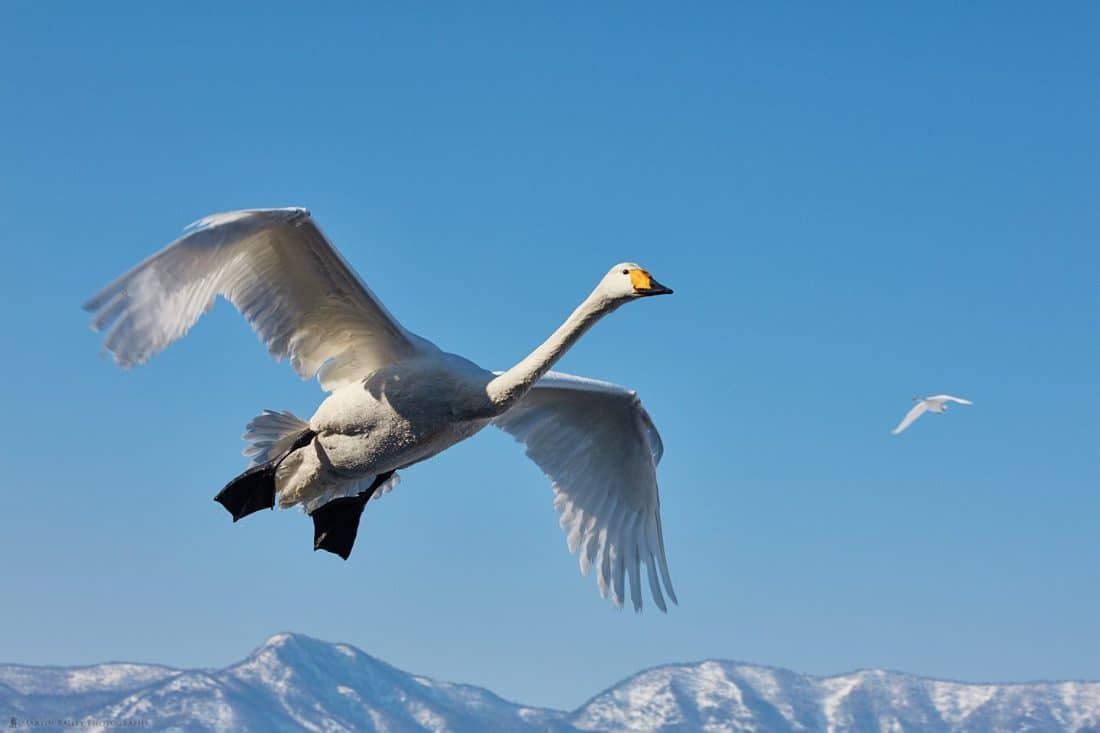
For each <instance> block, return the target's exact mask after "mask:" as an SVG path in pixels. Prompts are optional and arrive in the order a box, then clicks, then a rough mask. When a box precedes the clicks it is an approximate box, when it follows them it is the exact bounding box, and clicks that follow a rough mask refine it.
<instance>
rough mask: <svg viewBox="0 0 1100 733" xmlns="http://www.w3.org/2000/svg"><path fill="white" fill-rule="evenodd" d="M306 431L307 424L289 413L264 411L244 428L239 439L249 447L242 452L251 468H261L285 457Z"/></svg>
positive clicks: (307, 428)
mask: <svg viewBox="0 0 1100 733" xmlns="http://www.w3.org/2000/svg"><path fill="white" fill-rule="evenodd" d="M306 430H309V423H307V422H306V421H305V420H302V419H300V418H298V417H296V416H295V415H293V414H291V413H289V412H275V411H274V410H264V411H263V414H260V415H257V416H256V417H254V418H252V421H251V422H249V423H248V426H247V427H246V428H245V433H244V435H243V436H241V437H243V438H244V439H245V440H247V441H249V442H250V443H251V445H250V446H248V447H247V448H245V449H244V451H243V452H244V454H245V455H246V456H248V457H249V458H251V459H252V464H251V465H252V466H261V465H263V464H265V463H269V462H271V461H274V460H276V459H278V458H281V457H282V456H284V455H286V454H287V453H288V452H289V451H290V447H291V446H292V445H294V442H295V441H296V440H297V439H298V437H299V436H301V434H302V433H303V432H305V431H306Z"/></svg>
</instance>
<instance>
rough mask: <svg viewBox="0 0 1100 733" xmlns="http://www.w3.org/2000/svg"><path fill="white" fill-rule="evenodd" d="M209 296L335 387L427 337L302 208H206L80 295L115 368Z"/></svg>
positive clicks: (162, 342)
mask: <svg viewBox="0 0 1100 733" xmlns="http://www.w3.org/2000/svg"><path fill="white" fill-rule="evenodd" d="M218 295H222V296H224V297H225V298H226V299H227V300H228V301H230V302H231V303H233V305H235V306H236V307H237V310H239V311H240V312H241V313H242V314H244V317H245V318H247V319H248V322H249V323H250V324H252V328H253V329H255V330H256V332H257V333H258V334H259V336H260V339H261V340H262V341H263V342H264V343H265V344H266V345H267V348H268V351H270V352H271V355H272V356H273V357H275V359H277V360H282V359H283V358H286V357H290V364H291V366H293V367H294V371H296V372H298V374H300V375H301V377H302V378H303V379H308V378H309V377H312V376H313V375H315V374H317V373H318V370H320V374H319V375H318V377H319V379H320V381H321V386H322V387H324V388H325V389H327V390H331V389H335V388H336V387H338V386H340V385H341V384H345V383H347V382H349V381H351V380H353V379H355V378H356V377H360V376H362V375H364V374H367V373H369V372H371V371H374V370H375V369H377V368H378V367H380V366H382V365H385V364H389V363H392V362H394V361H397V360H400V359H402V358H405V357H407V356H410V355H412V354H413V353H415V352H416V351H417V350H419V349H420V348H421V347H422V345H423V344H425V343H426V342H424V341H423V339H420V338H419V337H418V336H415V335H413V334H411V333H409V332H408V331H406V330H405V329H404V328H402V326H401V324H400V323H398V322H397V320H396V319H394V317H393V316H391V315H390V314H389V312H388V311H387V310H386V308H385V306H383V305H382V303H381V302H380V301H379V300H378V298H376V297H375V296H374V294H373V293H371V292H370V290H369V289H368V288H367V286H366V285H364V284H363V282H362V281H361V280H360V279H359V278H358V277H357V276H356V274H355V272H354V271H353V270H352V269H351V267H349V266H348V264H347V263H346V262H344V260H343V258H342V257H341V256H340V254H339V253H338V252H337V251H336V249H335V248H333V246H332V245H331V244H330V243H329V241H328V240H327V239H325V235H324V234H322V233H321V230H320V229H319V228H318V227H317V225H316V224H315V223H314V221H313V219H312V218H311V217H310V214H309V212H308V211H307V210H305V209H253V210H247V211H232V212H228V213H224V214H214V215H213V216H208V217H206V218H205V219H200V220H199V221H197V222H195V223H194V224H192V225H191V226H190V227H188V229H187V231H186V233H185V234H184V236H182V237H180V238H179V239H177V240H176V241H175V242H173V243H172V244H170V245H168V246H167V247H165V248H164V249H163V250H161V251H160V252H158V253H157V254H155V255H153V256H152V257H150V258H149V259H147V260H145V261H144V262H142V263H141V264H140V265H138V266H137V267H135V268H134V269H132V270H130V272H128V273H126V274H125V275H123V276H122V277H120V278H119V279H117V280H115V281H114V282H113V283H111V284H110V285H108V286H107V287H106V288H104V289H103V290H102V291H101V292H100V293H99V294H97V295H96V296H95V297H93V298H92V299H91V300H89V301H88V302H87V303H86V304H85V305H84V308H85V309H86V310H88V311H91V312H92V313H93V314H94V318H93V319H92V328H94V329H95V330H97V331H98V330H107V336H106V343H105V345H106V348H107V350H108V351H110V352H111V353H112V354H113V355H114V358H115V361H117V362H118V363H119V364H120V365H122V366H124V367H128V366H132V365H134V364H141V363H143V362H145V361H147V360H148V359H149V358H150V357H152V356H153V355H154V354H157V353H158V352H160V351H161V350H163V349H164V348H165V347H167V346H168V345H169V344H171V343H172V342H173V341H175V340H177V339H179V338H180V337H181V336H183V335H184V334H185V333H187V331H188V330H189V329H190V328H191V326H193V325H194V324H195V322H196V321H197V320H198V319H199V317H200V316H201V315H202V314H203V313H206V312H207V311H209V310H210V308H211V307H212V306H213V305H214V300H215V299H216V298H217V296H218Z"/></svg>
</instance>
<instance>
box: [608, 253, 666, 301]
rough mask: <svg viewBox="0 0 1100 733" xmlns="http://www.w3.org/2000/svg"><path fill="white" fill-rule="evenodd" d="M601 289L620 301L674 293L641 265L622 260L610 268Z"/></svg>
mask: <svg viewBox="0 0 1100 733" xmlns="http://www.w3.org/2000/svg"><path fill="white" fill-rule="evenodd" d="M600 289H601V290H602V291H603V292H604V293H605V294H606V295H608V296H609V297H610V298H612V299H613V300H619V301H625V300H630V299H632V298H644V297H646V296H649V295H669V294H670V293H672V288H666V287H665V286H664V285H662V284H661V283H659V282H657V281H656V280H655V279H654V278H653V276H652V275H650V274H649V272H648V271H647V270H645V269H643V268H642V266H641V265H636V264H634V263H633V262H620V263H619V264H617V265H615V266H614V267H612V268H611V269H610V270H608V271H607V274H606V275H604V277H603V281H602V282H601V283H600Z"/></svg>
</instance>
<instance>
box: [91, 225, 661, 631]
mask: <svg viewBox="0 0 1100 733" xmlns="http://www.w3.org/2000/svg"><path fill="white" fill-rule="evenodd" d="M665 292H671V291H670V290H668V289H667V288H664V287H663V286H661V285H659V284H658V283H656V281H653V280H651V279H650V277H649V274H648V273H646V272H645V271H644V270H642V269H641V268H639V267H638V266H637V265H633V264H630V263H626V264H623V265H617V266H616V267H615V268H613V269H612V270H611V271H610V272H608V274H607V275H606V276H605V277H604V278H603V279H602V280H601V282H600V284H599V285H598V286H597V287H596V289H595V290H594V291H593V292H592V294H591V295H589V296H588V297H587V298H586V299H585V300H584V302H583V303H581V305H580V306H579V307H578V308H577V309H576V310H575V311H574V312H573V314H572V315H571V316H570V317H569V318H568V319H567V320H566V322H565V323H564V324H563V325H562V326H561V327H560V328H559V329H558V330H557V331H555V332H554V334H553V335H551V337H550V338H549V339H547V340H546V341H545V342H544V343H543V344H542V345H541V346H539V347H538V348H537V349H536V350H535V351H533V352H532V353H531V354H530V355H529V356H528V357H526V358H525V359H523V360H522V361H520V362H519V363H518V364H517V365H516V366H515V367H513V368H512V369H509V370H508V371H506V372H500V373H493V372H489V371H487V370H485V369H482V368H481V367H479V366H477V365H476V364H474V363H472V362H470V361H468V360H467V359H464V358H462V357H460V356H457V355H454V354H448V353H445V352H443V351H441V350H440V349H438V348H437V347H436V346H435V345H434V344H432V343H431V342H429V341H427V340H426V339H424V338H421V337H419V336H417V335H415V334H412V333H411V332H409V331H407V330H406V329H405V328H404V327H403V326H401V324H400V323H399V322H398V321H397V320H396V319H395V318H394V317H393V316H392V315H391V314H390V313H389V312H388V311H387V310H386V309H385V307H384V306H383V305H382V304H381V302H380V301H379V300H378V299H377V298H376V297H375V296H374V295H373V293H371V292H370V290H369V289H368V288H367V287H366V285H364V284H363V283H362V281H360V280H359V278H358V277H357V276H356V275H355V273H354V272H353V271H352V270H351V268H350V267H349V266H348V265H347V264H346V263H345V262H344V261H343V259H342V258H341V257H340V255H339V254H338V253H337V252H336V250H335V249H334V248H333V247H332V246H331V244H330V243H329V242H328V241H327V239H326V238H325V237H324V235H323V234H322V233H321V231H320V229H319V228H318V227H317V226H316V224H315V223H314V222H313V219H312V218H311V217H310V215H309V212H308V211H306V210H304V209H265V210H249V211H239V212H230V213H226V214H217V215H214V216H211V217H207V218H206V219H202V220H200V221H198V222H196V223H195V224H194V225H192V226H191V227H189V230H188V233H187V234H185V236H183V237H182V238H180V239H179V240H177V241H176V242H173V243H172V244H171V245H169V246H168V247H167V248H165V249H164V250H162V251H161V252H159V253H157V254H156V255H153V256H152V257H150V258H149V259H147V260H146V261H145V262H143V263H141V264H140V265H138V266H137V267H135V268H134V269H133V270H131V271H130V272H129V273H127V274H126V275H123V276H122V277H121V278H119V279H118V280H116V281H115V282H114V283H112V284H111V285H109V286H107V288H105V289H104V290H103V291H102V292H101V293H99V294H98V295H96V296H95V297H94V298H93V299H92V300H91V301H89V303H88V304H87V305H86V306H85V307H86V308H87V309H88V310H90V311H92V312H93V313H94V314H95V317H94V318H93V321H92V325H93V328H96V329H97V330H98V329H109V330H108V333H107V336H106V341H105V343H106V348H107V349H108V350H109V351H110V352H111V353H112V354H113V356H114V358H115V360H116V361H117V362H118V363H119V364H120V365H122V366H124V367H128V366H131V365H134V364H140V363H142V362H144V361H146V360H147V359H149V358H150V357H151V356H153V355H154V354H156V353H157V352H159V351H160V350H162V349H163V348H165V347H166V346H168V344H170V343H172V342H173V341H175V340H176V339H178V338H180V337H182V336H183V335H184V334H185V333H186V332H187V330H188V329H189V328H190V327H191V326H192V325H193V324H194V323H195V322H196V321H197V320H198V319H199V317H200V316H201V315H202V314H203V313H205V312H206V311H208V310H209V309H210V308H211V307H212V306H213V303H214V301H215V299H216V297H217V296H218V295H219V294H220V295H223V296H224V297H225V298H226V299H228V300H229V301H231V302H232V303H233V304H234V305H235V306H236V307H237V308H238V310H240V311H241V312H242V313H243V314H244V315H245V317H246V318H247V319H248V320H249V322H250V323H251V324H252V326H253V328H254V329H255V330H256V331H257V333H258V334H259V336H260V338H261V339H262V340H263V341H264V342H265V343H266V344H267V347H268V349H269V351H270V352H271V354H272V356H274V357H275V358H276V359H282V358H289V359H290V362H291V365H292V366H293V367H294V369H295V371H297V372H298V374H299V375H301V376H302V377H303V378H309V377H312V376H314V375H316V376H317V377H318V380H319V381H320V383H321V386H322V388H324V389H325V390H327V391H329V392H330V393H331V394H329V396H328V397H327V398H326V399H325V400H324V401H323V402H322V403H321V405H320V406H319V407H318V408H317V411H316V412H315V413H314V415H313V416H312V417H311V418H310V420H309V421H308V424H307V423H306V422H304V421H301V420H299V419H298V418H296V417H294V416H293V415H290V414H289V413H274V412H265V413H264V414H262V415H260V416H258V417H257V418H255V419H254V420H253V421H252V423H250V424H249V426H248V432H247V433H246V434H245V437H246V439H249V440H251V441H252V446H251V447H250V448H248V449H246V455H251V456H253V463H254V465H259V464H265V463H267V462H269V461H272V460H273V459H275V458H276V457H281V456H284V455H285V458H283V459H282V460H281V462H280V463H278V464H276V468H277V472H276V474H275V477H276V478H275V486H276V490H277V495H278V500H279V503H280V505H281V506H284V507H287V506H294V505H302V506H303V507H305V508H306V510H307V511H310V512H312V511H314V510H315V509H317V508H319V507H322V506H324V505H326V504H327V503H328V502H331V501H333V500H334V499H337V498H340V497H344V496H352V495H355V494H356V493H357V492H359V491H361V490H362V489H363V487H364V486H366V485H368V484H370V483H371V482H372V481H374V479H375V477H377V476H382V477H385V475H386V474H388V473H389V472H391V471H396V470H399V469H403V468H405V467H407V466H410V465H412V464H414V463H417V462H419V461H423V460H425V459H427V458H430V457H432V456H434V455H436V454H438V453H440V452H441V451H443V450H446V449H447V448H449V447H450V446H452V445H454V444H455V443H458V442H460V441H462V440H465V439H466V438H469V437H470V436H472V435H474V434H475V433H477V432H478V431H479V430H481V429H482V428H484V427H485V426H486V425H489V424H490V423H493V424H495V425H497V426H498V427H500V428H502V429H503V430H505V431H507V432H509V433H511V434H512V435H513V436H515V437H516V439H517V440H519V441H520V442H523V443H524V444H525V445H526V447H527V452H528V455H529V456H531V458H532V459H533V460H534V461H535V462H536V463H537V464H538V465H539V466H540V467H541V468H542V469H543V470H544V471H545V472H546V473H547V474H548V476H549V477H550V478H551V480H552V482H553V487H554V504H555V507H556V508H557V509H558V511H559V512H560V514H561V525H562V528H563V529H564V530H565V531H566V532H567V533H568V543H569V548H570V551H571V552H579V553H580V565H581V569H582V571H583V572H585V573H587V572H588V570H589V569H590V568H591V567H596V569H597V579H598V582H599V587H600V591H601V593H602V594H603V595H605V596H606V595H607V594H608V593H610V595H611V598H612V600H613V602H614V603H615V605H616V606H621V605H622V603H623V600H624V597H625V578H626V577H629V579H630V585H629V590H630V594H631V600H632V603H633V605H634V608H635V609H636V610H637V609H640V608H641V604H642V601H641V575H640V563H645V564H646V566H647V574H648V580H649V587H650V592H651V594H652V595H653V598H654V601H655V603H656V604H657V606H658V607H659V608H661V610H665V602H664V597H663V595H664V594H663V593H662V584H663V591H664V593H665V594H667V595H668V596H669V597H670V598H671V599H672V600H673V601H675V600H676V596H675V594H674V592H673V590H672V584H671V581H670V579H669V575H668V567H667V562H666V559H665V550H664V540H663V537H662V532H661V520H660V512H659V501H658V495H657V481H656V465H657V462H658V461H659V460H660V457H661V452H662V447H661V441H660V437H659V435H658V434H657V431H656V429H655V428H654V426H653V423H652V421H651V420H650V418H649V415H648V414H647V413H646V411H645V409H644V408H643V407H642V405H641V402H640V401H639V400H638V398H637V396H636V395H635V393H634V392H632V391H630V390H627V389H624V388H622V387H618V386H615V385H611V384H608V383H605V382H597V381H595V380H588V379H582V378H580V377H572V376H569V375H563V374H556V373H553V372H549V369H550V367H551V366H552V365H553V363H554V362H556V361H557V360H558V359H559V358H560V357H561V356H562V355H563V354H564V353H565V351H566V350H567V349H568V348H569V347H570V346H571V345H572V344H573V343H575V342H576V340H577V339H578V338H580V336H581V335H582V334H583V333H584V332H585V331H587V330H588V328H590V327H591V326H592V325H593V324H594V323H595V322H596V321H597V320H598V319H599V318H601V317H603V316H604V315H606V314H607V313H610V312H611V311H613V310H615V309H616V308H617V307H619V306H620V305H622V304H623V303H625V302H627V301H628V300H631V299H634V298H637V297H640V296H644V295H652V294H660V293H665ZM307 427H308V429H309V430H311V431H313V432H314V433H316V435H315V437H313V438H312V439H311V440H310V442H309V443H308V444H307V445H305V446H304V447H301V448H294V447H293V446H292V444H293V443H294V440H295V438H296V437H297V436H299V435H302V434H303V432H302V431H303V430H305V429H306V428H307ZM288 451H289V452H288ZM396 480H397V476H396V474H394V475H393V477H392V478H390V479H389V480H388V481H387V482H386V484H384V485H383V486H382V488H381V490H380V491H378V493H376V494H374V496H378V495H380V494H382V493H384V492H385V491H386V490H388V489H389V488H392V486H393V485H394V484H395V483H396ZM658 575H660V580H658Z"/></svg>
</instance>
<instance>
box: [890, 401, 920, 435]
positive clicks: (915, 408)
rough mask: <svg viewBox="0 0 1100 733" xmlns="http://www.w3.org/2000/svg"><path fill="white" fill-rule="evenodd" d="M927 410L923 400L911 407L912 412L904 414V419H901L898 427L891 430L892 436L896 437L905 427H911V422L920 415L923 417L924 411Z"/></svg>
mask: <svg viewBox="0 0 1100 733" xmlns="http://www.w3.org/2000/svg"><path fill="white" fill-rule="evenodd" d="M927 409H928V403H926V402H925V401H924V400H921V401H920V402H918V403H917V404H916V405H914V406H913V409H912V410H910V411H909V412H907V413H905V417H904V418H902V421H901V422H900V423H898V426H897V427H896V428H894V429H893V430H891V431H890V432H892V433H893V434H894V435H897V434H898V433H900V432H901V431H902V430H905V429H906V428H907V427H909V426H910V425H912V424H913V421H914V420H916V419H917V418H918V417H920V416H921V415H923V414H924V412H925V410H927Z"/></svg>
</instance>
